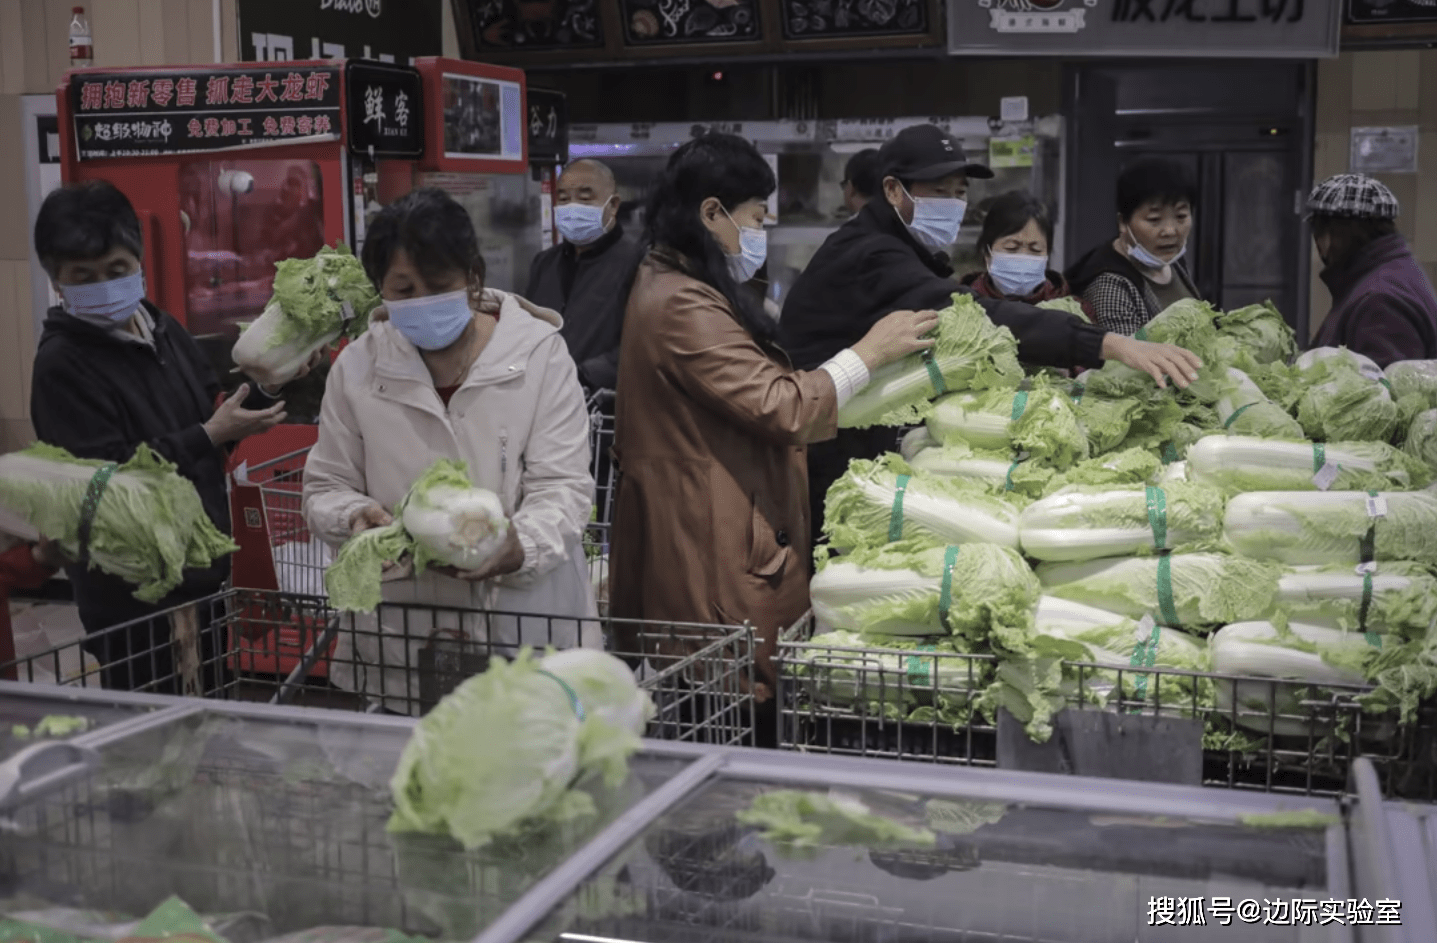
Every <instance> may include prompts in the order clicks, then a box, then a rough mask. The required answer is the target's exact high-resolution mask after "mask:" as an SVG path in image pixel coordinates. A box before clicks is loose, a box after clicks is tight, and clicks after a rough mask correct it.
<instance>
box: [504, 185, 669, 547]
mask: <svg viewBox="0 0 1437 943" xmlns="http://www.w3.org/2000/svg"><path fill="white" fill-rule="evenodd" d="M618 212H619V188H618V184H617V183H616V182H615V180H614V174H613V171H611V170H609V168H608V167H606V166H604V165H603V164H601V163H599V162H598V161H596V160H576V161H574V162H573V163H572V164H570V165H569V166H568V167H567V168H565V170H564V172H563V173H562V174H561V175H560V176H559V186H558V189H557V191H556V192H555V194H554V225H555V226H556V227H557V228H558V230H559V235H560V236H562V237H563V239H564V241H563V242H562V243H561V244H559V245H557V246H554V247H553V248H552V249H545V250H544V251H543V252H541V253H539V254H538V255H537V256H535V257H534V262H533V264H532V265H531V266H530V269H529V291H528V293H527V296H528V298H529V300H530V301H532V302H534V303H535V304H538V305H543V306H544V307H546V308H553V309H554V310H555V311H558V312H559V313H560V314H562V315H563V316H564V326H563V327H562V328H560V329H559V333H560V335H561V336H562V337H563V338H564V341H565V342H566V343H567V344H568V345H569V353H570V354H571V355H572V356H573V358H574V363H576V364H577V365H578V367H579V382H580V383H582V384H583V386H584V391H585V392H586V393H588V394H589V395H590V396H596V397H597V401H598V406H599V408H600V409H601V410H602V411H603V413H604V415H605V417H606V419H607V423H608V429H609V430H612V429H613V421H614V420H613V415H614V413H613V390H614V388H615V387H616V386H618V384H619V337H620V334H621V332H622V330H623V326H624V309H625V308H626V307H627V305H628V302H629V286H630V285H632V284H633V281H634V272H635V270H636V269H638V267H639V262H640V261H642V259H643V256H644V249H643V246H642V244H641V243H640V242H639V241H638V240H637V239H634V238H631V237H629V236H627V235H625V233H624V228H623V227H622V226H620V225H619V221H618ZM592 460H593V463H594V466H593V468H594V481H595V482H596V484H597V488H596V489H595V513H596V514H597V515H598V519H599V520H600V521H607V520H608V519H609V513H608V512H609V499H610V498H611V497H612V490H613V488H612V484H613V483H612V482H611V481H610V478H611V477H612V475H611V468H612V461H611V459H610V457H609V452H608V443H606V442H604V441H600V442H599V448H598V449H597V450H596V451H595V453H594V455H593V458H592Z"/></svg>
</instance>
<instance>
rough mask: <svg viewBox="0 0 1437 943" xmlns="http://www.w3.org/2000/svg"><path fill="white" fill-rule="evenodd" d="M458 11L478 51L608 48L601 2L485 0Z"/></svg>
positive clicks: (461, 7) (460, 6) (471, 3)
mask: <svg viewBox="0 0 1437 943" xmlns="http://www.w3.org/2000/svg"><path fill="white" fill-rule="evenodd" d="M457 8H460V9H462V11H463V15H464V16H465V17H467V19H468V27H469V31H470V32H471V33H472V35H473V42H474V45H475V48H477V49H480V50H491V51H495V52H522V51H525V50H532V51H543V50H548V51H558V50H563V49H595V48H601V47H603V45H604V29H603V24H602V22H601V21H600V16H599V0H548V2H545V3H532V2H523V0H485V2H470V3H467V4H459V5H457ZM461 28H462V26H461Z"/></svg>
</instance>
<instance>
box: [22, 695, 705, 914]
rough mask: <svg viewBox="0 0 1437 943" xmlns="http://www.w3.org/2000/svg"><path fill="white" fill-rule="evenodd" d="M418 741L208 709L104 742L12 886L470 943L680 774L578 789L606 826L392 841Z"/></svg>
mask: <svg viewBox="0 0 1437 943" xmlns="http://www.w3.org/2000/svg"><path fill="white" fill-rule="evenodd" d="M356 720H359V718H356ZM408 737H409V727H408V726H407V725H404V724H400V723H394V724H393V725H388V724H386V725H384V726H373V725H370V724H362V723H356V724H353V725H347V724H344V723H342V722H337V721H336V720H335V719H334V718H333V716H332V715H327V714H325V712H316V711H303V712H294V713H291V714H290V715H281V716H278V717H276V716H274V715H273V714H270V715H268V716H266V715H259V714H256V715H254V716H245V715H240V716H228V715H222V714H210V713H195V714H192V715H190V716H188V717H185V718H181V719H180V720H178V721H176V722H174V723H172V724H167V725H165V726H163V727H160V728H157V729H153V730H148V731H145V732H142V733H138V734H136V735H134V736H133V737H131V738H130V739H127V740H124V741H121V742H119V743H115V744H111V745H109V746H107V747H106V748H105V750H104V751H103V753H102V762H101V765H100V766H99V767H98V768H97V769H96V770H95V772H94V773H93V775H87V776H84V777H81V778H79V779H77V780H75V781H74V782H72V783H70V784H69V785H67V786H64V787H62V788H60V789H57V790H55V791H53V792H50V793H47V794H45V795H43V796H42V797H41V798H39V799H38V800H37V801H33V802H29V803H26V804H25V805H23V806H21V807H19V808H18V809H16V810H15V811H14V812H13V814H10V820H9V821H8V822H7V825H8V826H9V827H10V828H9V835H10V837H9V838H7V839H4V840H0V873H6V874H8V875H10V876H11V877H12V878H19V879H21V880H22V886H24V887H26V888H27V889H29V890H32V891H38V892H45V891H50V892H53V893H55V894H56V895H57V897H58V898H59V899H63V900H65V901H66V902H73V903H74V904H75V905H76V906H81V907H90V908H93V909H96V910H104V911H111V912H117V913H127V914H138V915H142V914H144V913H146V912H148V911H149V910H150V909H151V908H152V907H153V906H154V905H155V903H156V902H157V901H160V900H163V899H165V898H166V897H169V896H170V895H177V896H179V897H180V898H181V899H183V900H184V901H185V902H186V903H188V904H189V905H190V906H191V907H194V908H195V909H197V910H198V911H199V912H202V913H212V914H228V915H233V916H229V917H224V918H222V919H224V920H227V921H234V920H241V921H245V923H243V924H242V925H240V926H232V927H230V929H231V930H232V931H233V932H232V933H231V934H227V936H228V938H230V939H246V940H258V939H267V938H271V937H273V936H274V935H276V934H286V933H293V932H297V931H307V930H311V929H313V928H315V927H326V926H328V927H356V926H360V927H386V928H395V929H399V930H402V931H403V932H406V933H411V934H424V935H427V936H434V937H438V938H441V939H450V940H467V939H472V938H473V937H474V936H475V935H477V934H478V933H479V932H480V931H481V930H482V929H483V928H484V927H485V926H486V925H487V924H488V923H489V922H491V921H492V920H494V919H495V918H497V917H498V916H499V915H500V914H502V913H503V912H504V910H505V908H507V907H508V906H509V905H510V904H512V903H513V901H514V900H515V899H516V898H517V897H518V896H520V895H521V894H522V893H523V892H524V891H526V890H527V889H528V888H529V887H530V886H532V884H533V883H534V882H535V881H536V880H538V879H539V878H540V877H542V876H543V875H544V874H545V873H547V872H548V871H549V870H551V869H552V868H553V867H555V866H556V865H557V864H559V863H560V862H562V861H563V860H564V859H565V858H567V857H568V856H569V855H570V854H572V852H573V850H574V849H575V848H577V847H580V846H581V845H582V844H583V843H584V842H585V841H587V840H588V839H589V838H591V837H592V834H593V833H594V832H595V831H596V830H597V829H598V828H600V827H602V826H603V825H606V824H607V823H609V822H611V821H612V820H613V819H614V818H616V817H617V816H618V815H619V814H621V813H622V812H623V811H624V810H625V809H627V808H628V807H629V806H631V805H632V804H633V803H634V802H635V801H637V800H638V799H641V798H642V797H643V796H645V795H646V794H647V793H649V792H651V791H653V790H654V789H656V788H658V787H659V786H661V785H662V784H663V783H664V782H665V781H666V780H667V779H668V778H669V777H670V776H671V775H672V774H673V773H674V772H675V769H676V768H682V763H678V762H676V761H673V760H666V759H665V758H663V757H649V756H639V757H636V758H635V759H634V761H633V762H632V763H631V765H630V770H631V773H632V776H631V777H630V778H629V779H628V781H626V782H625V783H624V784H623V785H622V786H619V787H614V788H610V787H606V786H602V785H601V784H599V783H596V782H586V783H584V784H581V785H580V788H582V789H583V790H584V791H586V792H588V793H589V794H590V795H591V797H592V798H593V799H594V804H595V809H594V811H595V813H596V814H595V815H593V816H590V817H581V818H580V819H578V820H575V821H573V822H565V823H555V824H553V825H548V826H545V827H543V828H537V827H536V828H533V829H529V830H527V831H525V832H523V833H521V834H519V835H517V836H515V837H512V838H506V839H503V840H500V841H499V842H497V843H496V844H494V845H491V846H489V847H487V848H481V849H477V850H474V851H466V850H465V849H464V848H462V847H461V846H460V845H459V844H458V842H456V841H453V840H451V839H449V838H447V837H445V836H434V835H416V834H391V833H389V832H387V830H386V825H387V822H388V820H389V817H390V813H391V812H392V810H393V803H392V801H391V799H390V795H389V777H390V775H391V774H392V772H393V769H394V766H395V764H396V761H397V758H398V756H399V754H400V751H401V750H402V749H403V747H404V744H405V742H406V741H407V740H408ZM157 759H161V760H162V762H156V761H157ZM7 814H9V813H7ZM47 896H48V895H47ZM216 929H217V930H218V932H220V933H224V932H225V931H224V930H223V929H220V928H218V927H217V928H216ZM244 931H249V932H244ZM347 938H349V939H366V938H367V937H364V936H352V937H347ZM374 939H375V940H378V937H377V936H376V937H375V938H374Z"/></svg>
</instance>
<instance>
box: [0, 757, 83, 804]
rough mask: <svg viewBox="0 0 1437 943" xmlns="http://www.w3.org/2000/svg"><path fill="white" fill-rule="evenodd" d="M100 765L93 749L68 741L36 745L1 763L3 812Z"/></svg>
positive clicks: (0, 784) (0, 787)
mask: <svg viewBox="0 0 1437 943" xmlns="http://www.w3.org/2000/svg"><path fill="white" fill-rule="evenodd" d="M99 765H100V754H99V753H98V752H96V751H95V750H94V749H93V748H91V747H82V746H76V745H75V744H73V743H69V742H67V741H64V740H48V741H46V742H44V743H36V744H33V745H31V746H28V747H26V748H25V749H23V750H21V751H20V752H19V753H16V754H15V755H14V756H12V757H10V759H8V760H6V761H5V762H3V763H0V809H7V808H10V807H11V806H13V805H18V804H20V803H21V802H23V801H25V800H26V799H27V798H29V797H30V796H33V795H35V794H36V793H38V792H40V791H41V790H42V789H45V788H46V787H48V786H51V785H55V784H58V783H61V782H64V781H66V780H68V779H70V778H71V777H72V776H76V775H79V774H81V773H84V772H87V771H89V770H92V769H94V768H96V767H97V766H99Z"/></svg>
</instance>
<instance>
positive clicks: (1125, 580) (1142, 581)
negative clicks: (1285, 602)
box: [1037, 553, 1283, 629]
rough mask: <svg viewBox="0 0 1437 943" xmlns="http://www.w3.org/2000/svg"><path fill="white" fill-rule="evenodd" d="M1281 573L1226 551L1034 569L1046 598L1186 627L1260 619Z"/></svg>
mask: <svg viewBox="0 0 1437 943" xmlns="http://www.w3.org/2000/svg"><path fill="white" fill-rule="evenodd" d="M1164 560H1166V561H1167V562H1166V563H1164V562H1163V561H1164ZM1164 570H1166V571H1167V575H1166V577H1165V576H1164V575H1163V571H1164ZM1282 572H1283V570H1282V567H1280V566H1278V565H1276V564H1274V563H1269V562H1261V561H1258V560H1250V559H1245V558H1242V557H1237V556H1232V555H1229V554H1225V553H1179V554H1173V555H1172V556H1169V557H1118V558H1109V559H1104V560H1088V561H1084V562H1081V563H1043V564H1039V565H1038V568H1037V573H1038V578H1039V580H1041V581H1042V585H1043V591H1044V592H1045V593H1047V594H1048V595H1050V596H1058V597H1060V598H1063V599H1069V600H1072V601H1074V602H1080V603H1084V604H1086V605H1089V606H1095V607H1097V608H1099V609H1106V610H1108V611H1109V612H1115V613H1118V614H1120V615H1124V616H1127V617H1128V618H1131V619H1141V618H1142V617H1143V616H1145V615H1152V616H1153V618H1154V619H1155V620H1156V621H1159V622H1162V623H1163V624H1170V623H1176V624H1175V625H1174V626H1173V627H1174V628H1186V629H1194V628H1201V627H1205V626H1213V625H1226V624H1227V623H1229V622H1242V621H1245V620H1251V619H1260V618H1262V617H1263V615H1264V614H1266V613H1269V612H1271V611H1272V609H1273V606H1274V603H1275V600H1276V598H1277V583H1278V579H1279V577H1280V576H1281V575H1282ZM1169 588H1170V590H1171V592H1170V598H1171V612H1168V613H1165V612H1164V609H1165V608H1166V607H1165V604H1164V599H1163V595H1168V590H1169ZM1160 589H1161V590H1162V591H1163V593H1162V595H1160V592H1159V590H1160ZM1173 616H1175V617H1176V618H1173Z"/></svg>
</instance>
